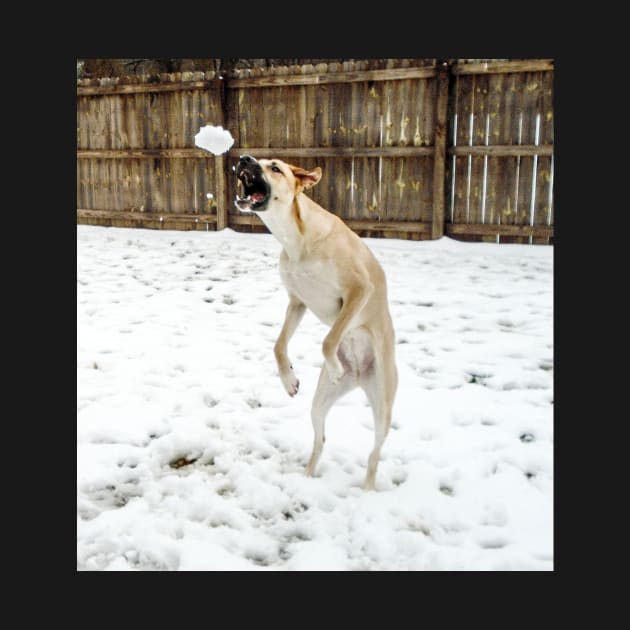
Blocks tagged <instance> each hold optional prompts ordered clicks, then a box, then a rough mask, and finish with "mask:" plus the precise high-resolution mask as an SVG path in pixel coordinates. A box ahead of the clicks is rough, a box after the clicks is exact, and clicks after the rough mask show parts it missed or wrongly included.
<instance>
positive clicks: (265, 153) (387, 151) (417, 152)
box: [206, 134, 433, 159]
mask: <svg viewBox="0 0 630 630" xmlns="http://www.w3.org/2000/svg"><path fill="white" fill-rule="evenodd" d="M335 135H336V134H335ZM246 148H247V153H249V154H250V155H253V156H254V157H257V158H259V159H260V158H272V157H277V158H281V159H284V158H285V157H286V158H291V157H304V158H311V157H312V158H324V157H325V158H334V157H337V158H346V157H418V156H421V155H433V147H343V146H334V147H291V148H289V147H287V148H276V147H273V148H269V147H266V148H265V147H246ZM244 152H245V151H244V149H243V148H242V147H241V148H237V149H230V152H229V153H230V157H235V158H238V157H239V156H240V155H242V154H243V153H244ZM206 157H207V156H206Z"/></svg>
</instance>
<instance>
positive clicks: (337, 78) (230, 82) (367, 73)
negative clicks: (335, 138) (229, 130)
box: [226, 67, 436, 89]
mask: <svg viewBox="0 0 630 630" xmlns="http://www.w3.org/2000/svg"><path fill="white" fill-rule="evenodd" d="M435 74H436V70H435V68H434V67H422V68H392V69H390V70H363V71H357V72H331V73H325V74H294V75H281V76H278V75H268V76H259V77H249V78H233V79H227V81H226V83H227V88H228V89H230V88H257V87H270V86H279V85H324V84H331V83H353V82H356V81H396V80H401V79H426V78H431V77H434V76H435Z"/></svg>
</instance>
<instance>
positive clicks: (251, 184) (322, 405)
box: [235, 155, 398, 490]
mask: <svg viewBox="0 0 630 630" xmlns="http://www.w3.org/2000/svg"><path fill="white" fill-rule="evenodd" d="M236 173H237V177H238V179H239V180H240V182H241V184H242V186H243V188H244V195H243V196H242V197H239V196H237V197H236V201H235V204H236V207H237V208H238V209H239V210H243V211H250V212H255V213H256V214H257V215H258V216H259V217H260V219H261V220H262V221H263V222H264V223H265V225H266V226H267V227H268V228H269V230H270V231H271V233H272V234H273V235H274V236H275V237H276V238H277V239H278V240H279V241H280V243H281V245H282V247H283V250H282V253H281V254H280V276H281V278H282V282H283V283H284V285H285V287H286V289H287V291H288V293H289V306H288V308H287V312H286V317H285V321H284V325H283V326H282V331H281V332H280V336H279V337H278V340H277V342H276V344H275V348H274V351H275V356H276V361H277V363H278V370H279V371H280V378H281V379H282V383H283V384H284V386H285V388H286V390H287V392H288V393H289V395H290V396H294V395H295V394H296V393H297V391H298V387H299V381H298V379H297V378H296V376H295V373H294V372H293V366H292V365H291V362H290V361H289V357H288V355H287V345H288V342H289V339H290V338H291V337H292V335H293V333H294V332H295V329H296V328H297V326H298V324H299V323H300V320H301V319H302V316H303V315H304V312H305V310H306V309H307V308H309V309H310V310H311V311H312V312H313V313H314V314H315V315H316V316H317V317H318V318H319V319H320V320H321V321H322V322H324V323H325V324H326V325H327V326H330V331H329V333H328V335H327V336H326V338H325V339H324V343H323V354H324V360H325V362H324V365H323V367H322V370H321V373H320V375H319V382H318V384H317V390H316V392H315V396H314V398H313V404H312V410H311V417H312V421H313V429H314V431H315V438H314V444H313V453H312V455H311V458H310V460H309V462H308V465H307V467H306V474H307V475H308V476H311V475H313V473H314V471H315V467H316V465H317V461H318V460H319V457H320V455H321V452H322V448H323V444H324V439H325V438H324V423H325V420H326V415H327V414H328V411H329V410H330V408H331V407H332V405H333V403H334V402H335V401H336V400H338V399H339V398H341V396H343V395H344V394H346V393H348V392H349V391H350V390H352V389H354V388H355V387H357V386H360V387H361V388H362V389H363V390H364V391H365V393H366V395H367V398H368V400H369V403H370V406H371V407H372V413H373V416H374V430H375V438H374V448H373V450H372V452H371V453H370V457H369V460H368V468H367V475H366V477H365V483H364V486H363V487H364V488H365V489H370V490H373V489H374V481H375V478H376V468H377V466H378V461H379V457H380V451H381V447H382V446H383V442H384V441H385V437H386V436H387V432H388V430H389V426H390V423H391V417H392V406H393V403H394V396H395V394H396V387H397V384H398V375H397V371H396V363H395V357H394V329H393V326H392V319H391V316H390V314H389V307H388V304H387V284H386V281H385V274H384V273H383V269H382V268H381V266H380V265H379V263H378V262H377V260H376V258H375V257H374V255H373V254H372V252H371V251H370V250H369V249H368V247H367V246H366V245H365V243H364V242H363V241H362V240H361V239H360V238H359V237H358V236H357V235H356V234H355V233H354V232H352V230H350V229H349V228H348V227H347V226H346V225H345V224H344V223H343V221H341V219H339V218H338V217H336V216H335V215H334V214H331V213H330V212H328V211H326V210H324V209H323V208H322V207H321V206H319V205H318V204H316V203H315V202H314V201H313V200H312V199H310V198H309V197H307V196H306V195H305V194H304V193H303V192H302V191H303V190H304V189H308V188H311V187H312V186H314V185H315V184H317V182H318V181H319V180H320V178H321V176H322V171H321V169H320V168H319V167H317V168H315V169H314V170H312V171H306V170H304V169H302V168H298V167H296V166H291V165H289V164H286V163H285V162H282V161H281V160H260V161H258V160H256V159H254V158H253V157H251V156H249V155H243V156H241V158H240V160H239V163H238V166H237V169H236Z"/></svg>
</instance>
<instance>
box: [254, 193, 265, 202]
mask: <svg viewBox="0 0 630 630" xmlns="http://www.w3.org/2000/svg"><path fill="white" fill-rule="evenodd" d="M264 198H265V195H264V194H263V193H261V192H255V193H253V194H252V199H253V200H254V201H262V200H263V199H264Z"/></svg>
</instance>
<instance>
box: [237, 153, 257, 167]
mask: <svg viewBox="0 0 630 630" xmlns="http://www.w3.org/2000/svg"><path fill="white" fill-rule="evenodd" d="M255 161H256V160H255V158H253V157H252V156H251V155H241V157H240V158H239V160H238V163H239V164H243V165H245V164H253V163H254V162H255Z"/></svg>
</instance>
